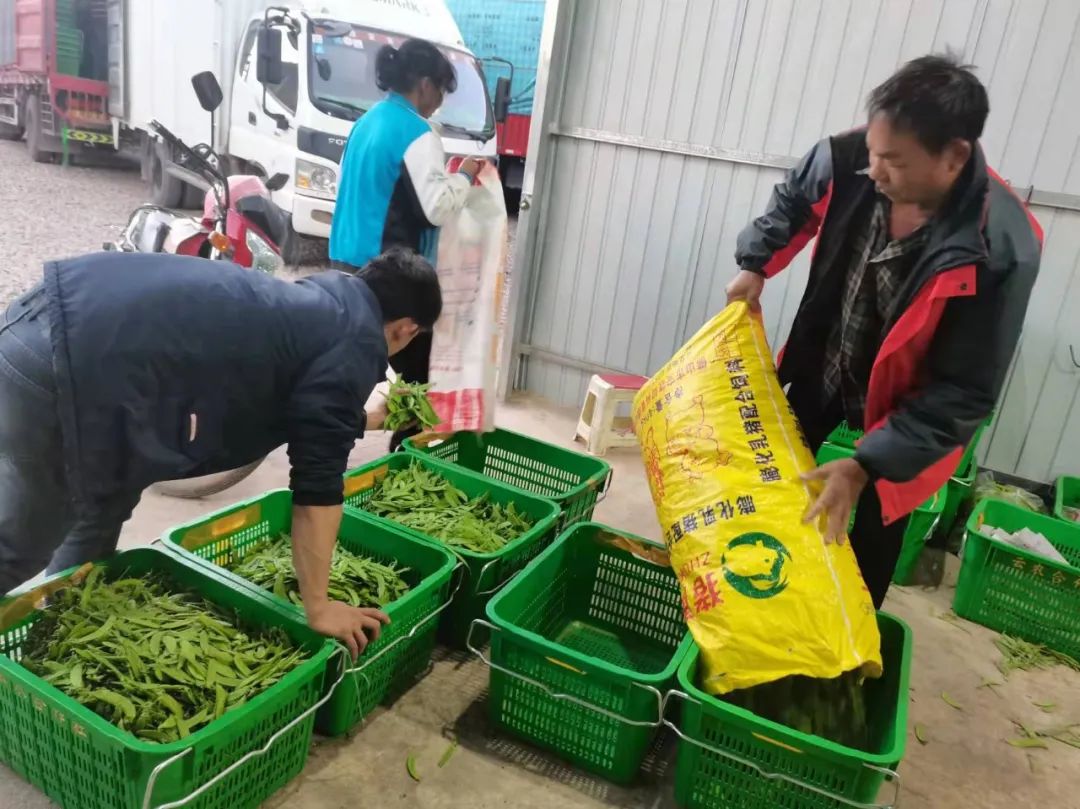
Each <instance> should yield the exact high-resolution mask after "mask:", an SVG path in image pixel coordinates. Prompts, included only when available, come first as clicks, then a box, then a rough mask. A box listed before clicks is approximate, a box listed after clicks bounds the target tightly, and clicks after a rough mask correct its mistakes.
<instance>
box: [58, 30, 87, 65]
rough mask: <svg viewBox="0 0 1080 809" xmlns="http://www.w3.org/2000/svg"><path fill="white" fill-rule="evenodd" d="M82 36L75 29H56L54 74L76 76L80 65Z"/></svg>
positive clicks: (80, 32)
mask: <svg viewBox="0 0 1080 809" xmlns="http://www.w3.org/2000/svg"><path fill="white" fill-rule="evenodd" d="M82 56H83V34H82V31H80V30H78V29H77V28H68V27H66V26H58V27H57V29H56V72H57V73H64V74H66V75H68V76H78V75H79V68H80V67H81V65H82Z"/></svg>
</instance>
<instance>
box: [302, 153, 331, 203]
mask: <svg viewBox="0 0 1080 809" xmlns="http://www.w3.org/2000/svg"><path fill="white" fill-rule="evenodd" d="M296 190H297V191H298V192H299V193H301V194H307V195H308V196H309V197H322V198H323V199H335V198H336V197H337V172H336V171H335V170H334V169H332V168H328V167H327V166H320V165H318V164H317V163H311V162H309V161H307V160H297V161H296Z"/></svg>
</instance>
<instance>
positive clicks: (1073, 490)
mask: <svg viewBox="0 0 1080 809" xmlns="http://www.w3.org/2000/svg"><path fill="white" fill-rule="evenodd" d="M1067 508H1080V478H1077V477H1072V476H1070V475H1062V476H1061V477H1060V478H1058V479H1057V483H1056V484H1055V486H1054V516H1055V517H1057V518H1059V519H1062V520H1066V521H1067V522H1072V523H1075V522H1076V520H1072V519H1070V518H1069V517H1068V516H1066V514H1065V509H1067Z"/></svg>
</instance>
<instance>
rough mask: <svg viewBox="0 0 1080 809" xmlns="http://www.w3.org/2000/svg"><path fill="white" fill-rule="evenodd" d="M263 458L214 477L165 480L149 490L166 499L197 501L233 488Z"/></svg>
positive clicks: (254, 468)
mask: <svg viewBox="0 0 1080 809" xmlns="http://www.w3.org/2000/svg"><path fill="white" fill-rule="evenodd" d="M264 460H266V459H265V458H260V459H259V460H257V461H255V462H254V463H249V464H248V465H247V466H242V467H240V468H239V469H230V470H229V471H228V472H218V473H217V474H214V475H205V476H203V477H201V478H188V479H187V480H166V481H162V482H161V483H155V484H154V485H153V486H151V487H150V488H151V489H152V490H153V491H154V492H156V493H157V494H163V495H165V496H166V497H178V498H181V499H183V500H198V499H199V498H200V497H209V496H210V495H212V494H217V493H218V492H223V491H225V490H226V489H228V488H230V487H232V486H235V485H236V484H237V483H239V482H240V481H242V480H243V479H244V478H246V477H247V476H248V475H250V474H251V473H252V472H254V471H255V470H256V469H258V468H259V464H261V463H262V462H263V461H264Z"/></svg>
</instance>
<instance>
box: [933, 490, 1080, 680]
mask: <svg viewBox="0 0 1080 809" xmlns="http://www.w3.org/2000/svg"><path fill="white" fill-rule="evenodd" d="M984 525H989V526H992V527H994V528H1001V529H1003V530H1005V531H1010V532H1012V531H1017V530H1019V529H1020V528H1030V529H1031V530H1032V531H1037V532H1038V533H1040V534H1042V535H1043V536H1045V537H1046V538H1047V539H1048V540H1050V543H1051V544H1052V545H1053V546H1054V547H1055V548H1057V549H1058V550H1059V551H1060V552H1061V554H1062V556H1064V557H1065V558H1066V559H1067V560H1068V564H1065V565H1063V564H1060V563H1057V562H1052V561H1050V560H1049V559H1046V558H1044V557H1042V556H1038V555H1036V554H1033V553H1028V552H1027V551H1025V550H1021V549H1020V548H1014V547H1012V546H1011V545H1006V544H1004V543H1001V542H995V541H994V540H992V539H990V538H989V537H987V536H986V535H985V534H983V533H982V528H983V526H984ZM963 559H964V561H963V565H962V566H961V568H960V578H959V580H958V581H957V583H956V596H955V598H954V600H953V609H954V610H956V614H957V615H960V616H962V617H964V618H967V619H968V620H970V621H974V622H975V623H978V624H982V625H983V626H987V627H989V628H990V629H994V630H997V631H998V632H1005V633H1007V634H1009V635H1015V636H1017V637H1020V638H1023V639H1024V640H1028V641H1031V642H1033V643H1041V644H1043V645H1045V646H1048V647H1049V648H1051V649H1054V650H1056V651H1059V652H1063V653H1064V654H1067V655H1069V656H1071V657H1075V658H1077V659H1080V622H1078V621H1077V616H1080V525H1078V524H1076V523H1068V522H1064V521H1062V520H1059V519H1057V518H1055V517H1051V516H1048V515H1045V514H1036V513H1035V512H1032V511H1028V510H1027V509H1024V508H1020V507H1019V506H1015V505H1013V504H1012V503H1006V502H1004V501H1002V500H983V501H981V502H980V503H979V504H978V505H977V506H976V507H975V510H974V511H973V512H972V514H971V517H970V518H969V519H968V523H967V535H966V538H965V540H964V556H963Z"/></svg>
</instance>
